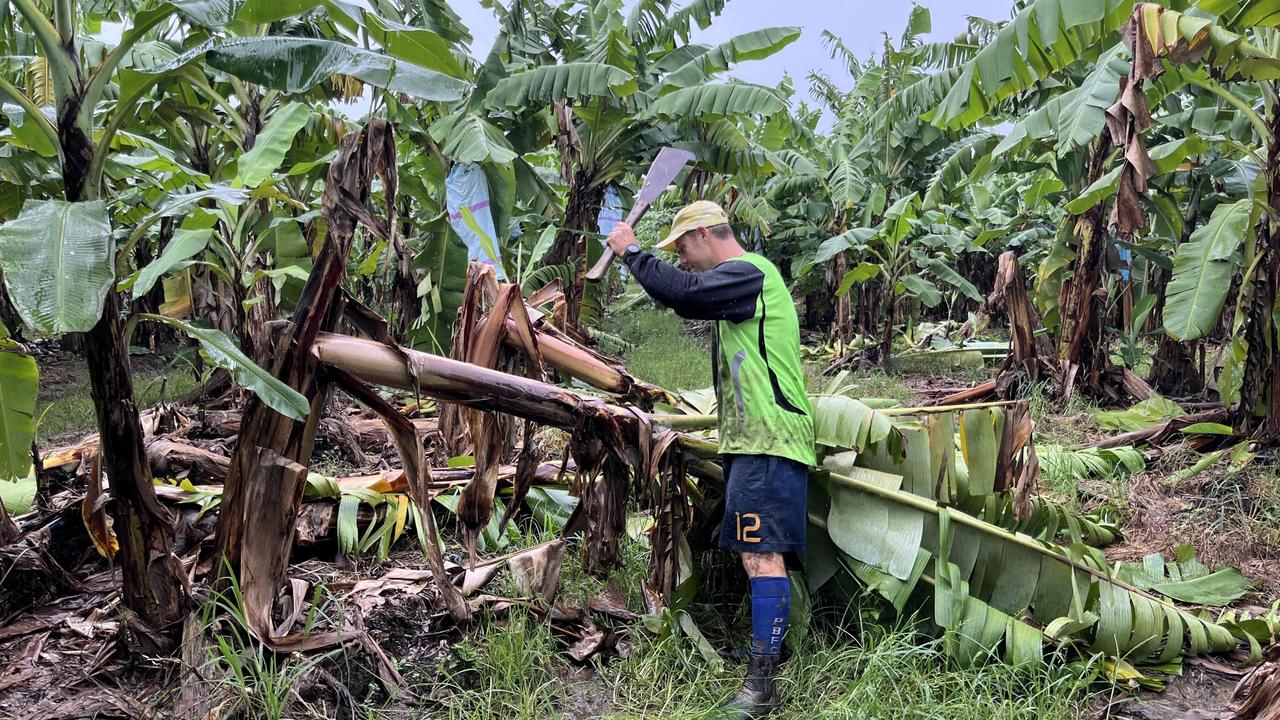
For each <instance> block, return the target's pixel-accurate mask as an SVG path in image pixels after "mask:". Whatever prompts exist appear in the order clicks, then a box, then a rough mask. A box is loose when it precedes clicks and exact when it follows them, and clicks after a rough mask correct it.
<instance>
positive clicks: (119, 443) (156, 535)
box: [56, 12, 187, 653]
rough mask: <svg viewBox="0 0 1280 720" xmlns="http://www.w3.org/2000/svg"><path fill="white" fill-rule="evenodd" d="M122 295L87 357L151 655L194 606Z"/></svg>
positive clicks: (84, 190) (79, 147) (69, 161)
mask: <svg viewBox="0 0 1280 720" xmlns="http://www.w3.org/2000/svg"><path fill="white" fill-rule="evenodd" d="M73 15H74V13H70V14H67V13H62V12H60V13H59V14H58V16H57V20H58V25H59V28H58V30H59V33H60V35H61V37H62V38H63V41H64V44H63V46H62V47H61V48H59V50H60V51H61V52H64V53H65V54H66V55H67V56H68V57H69V58H70V61H71V66H72V67H73V68H74V69H75V70H76V74H75V76H74V77H72V78H65V79H64V80H65V81H66V83H67V86H68V87H69V88H70V91H69V92H67V93H66V95H65V96H62V97H59V98H58V118H57V125H56V127H57V131H58V144H59V150H60V153H59V154H60V155H61V157H62V181H63V192H64V193H65V195H66V199H67V200H68V201H71V202H79V201H82V200H86V199H91V198H94V197H97V194H98V188H96V187H93V186H91V185H90V181H91V178H90V176H89V168H90V164H91V160H92V156H93V141H92V137H93V133H92V127H91V123H92V116H91V114H90V113H82V112H81V110H82V103H83V102H84V100H85V97H84V96H85V91H86V83H87V78H86V75H87V73H85V72H84V70H83V68H81V66H80V59H79V53H78V51H77V49H76V48H77V44H76V42H75V34H74V29H75V24H76V22H77V20H76V19H75V17H73ZM123 329H124V323H123V320H122V319H121V316H120V298H119V296H118V294H117V293H115V292H114V291H112V292H108V293H107V298H106V301H105V303H104V304H103V308H102V317H101V318H100V319H99V320H98V323H97V324H96V325H94V327H93V328H92V329H91V330H90V331H89V332H88V333H85V334H84V336H83V340H84V343H83V344H84V350H85V360H86V361H87V364H88V371H89V381H90V388H91V395H92V397H93V404H94V410H95V414H96V416H97V420H98V432H99V433H100V435H101V437H102V441H103V442H102V454H101V457H102V469H103V470H105V471H106V473H107V477H108V478H109V480H110V483H111V498H112V499H111V502H110V508H111V514H112V517H113V519H114V523H115V532H116V535H117V536H118V538H119V542H120V550H119V554H118V556H117V557H118V561H119V564H120V567H121V575H122V579H123V593H122V595H123V598H124V605H125V608H126V609H127V610H128V611H129V612H130V613H132V614H133V615H134V616H135V617H134V618H133V619H132V620H131V622H129V623H127V625H126V627H128V628H129V636H128V637H129V640H130V641H131V644H132V645H133V646H134V647H136V648H138V649H140V650H143V651H146V652H154V653H159V652H167V651H169V650H170V649H172V647H173V643H174V641H175V640H176V635H175V633H174V632H172V631H173V630H176V629H177V628H178V623H179V621H181V619H182V617H183V615H184V614H185V612H186V609H187V590H186V587H187V585H186V581H185V576H184V575H183V573H182V571H181V565H180V563H179V562H178V559H177V558H176V557H175V556H174V555H173V553H172V552H171V549H170V541H171V539H172V537H173V527H172V521H171V518H170V515H169V513H168V512H166V511H165V510H164V509H163V507H161V505H160V503H159V501H158V500H157V499H156V493H155V486H154V485H153V484H152V480H151V469H150V467H149V466H148V465H147V459H146V452H145V450H144V448H143V433H142V423H141V421H140V420H139V418H138V407H137V405H135V404H134V400H133V379H132V377H131V375H130V372H129V352H128V348H127V347H125V343H124V333H123Z"/></svg>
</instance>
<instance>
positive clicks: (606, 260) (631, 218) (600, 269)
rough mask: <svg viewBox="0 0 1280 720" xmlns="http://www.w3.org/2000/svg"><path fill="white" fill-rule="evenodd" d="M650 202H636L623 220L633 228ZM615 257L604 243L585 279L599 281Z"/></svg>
mask: <svg viewBox="0 0 1280 720" xmlns="http://www.w3.org/2000/svg"><path fill="white" fill-rule="evenodd" d="M651 204H652V203H637V204H636V205H635V206H634V207H632V208H631V212H629V213H627V219H626V220H624V221H623V222H625V223H626V224H628V225H630V226H632V227H633V228H634V227H635V224H636V223H638V222H640V218H642V217H644V214H645V213H646V212H648V211H649V205H651ZM615 257H617V255H615V254H614V252H613V248H611V247H609V246H608V245H607V244H606V245H605V246H604V254H603V255H601V256H600V259H599V260H597V261H596V264H595V265H592V266H591V269H590V270H588V271H587V280H589V281H591V282H600V278H602V277H604V274H605V273H606V272H608V270H609V266H610V265H611V264H613V259H614V258H615Z"/></svg>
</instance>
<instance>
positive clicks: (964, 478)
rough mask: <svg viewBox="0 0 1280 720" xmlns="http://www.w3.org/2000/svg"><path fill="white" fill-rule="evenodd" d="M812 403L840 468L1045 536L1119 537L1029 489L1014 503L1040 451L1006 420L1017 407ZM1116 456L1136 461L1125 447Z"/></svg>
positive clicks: (832, 461)
mask: <svg viewBox="0 0 1280 720" xmlns="http://www.w3.org/2000/svg"><path fill="white" fill-rule="evenodd" d="M812 403H813V407H814V426H815V435H816V437H817V441H818V446H819V451H820V452H821V453H824V454H825V456H826V461H825V464H826V465H827V466H828V467H829V468H830V469H832V470H834V471H836V472H838V473H840V474H843V475H849V474H850V473H851V472H852V469H853V468H854V467H855V466H856V467H858V468H866V469H869V470H874V471H878V472H882V473H889V474H892V475H897V476H901V477H902V485H901V489H902V490H905V491H907V492H909V493H911V494H913V495H918V496H920V497H923V498H927V499H930V500H934V501H936V502H938V503H941V504H943V505H950V506H955V507H958V508H960V509H962V510H964V511H965V512H967V513H969V514H971V515H974V516H976V517H978V518H980V519H982V520H985V521H987V522H989V523H992V524H995V525H999V526H1000V527H1003V528H1005V529H1006V530H1015V531H1018V532H1022V533H1025V534H1028V535H1031V536H1033V537H1035V538H1037V539H1040V540H1055V539H1057V538H1059V537H1062V538H1065V539H1068V540H1070V541H1071V542H1073V543H1086V544H1089V545H1094V546H1103V545H1107V544H1110V543H1113V542H1115V541H1116V540H1117V539H1118V538H1119V537H1120V530H1119V528H1118V527H1116V526H1115V525H1114V524H1111V523H1108V522H1103V521H1102V520H1101V519H1099V518H1096V517H1091V516H1088V515H1083V514H1079V513H1076V512H1073V511H1071V510H1069V509H1067V508H1064V507H1062V506H1059V505H1057V504H1055V503H1053V502H1051V501H1049V500H1046V499H1044V498H1040V497H1036V496H1030V495H1029V496H1028V497H1026V498H1024V500H1025V504H1024V507H1023V508H1022V512H1021V513H1019V512H1017V511H1016V510H1015V503H1016V501H1017V498H1016V494H1017V493H1016V492H1015V490H1016V485H1017V484H1018V483H1019V482H1022V481H1025V480H1027V478H1025V477H1023V474H1024V471H1025V463H1026V462H1027V461H1028V460H1030V459H1032V458H1034V457H1035V451H1034V449H1033V448H1034V446H1033V444H1032V443H1031V438H1030V431H1029V429H1028V430H1026V432H1025V433H1024V434H1023V435H1018V434H1017V433H1016V432H1014V430H1015V429H1016V428H1015V427H1012V426H1011V427H1006V425H1007V423H1006V416H1007V415H1008V414H1009V413H1015V414H1016V412H1015V411H1016V408H1014V407H1013V406H1010V407H1008V408H1005V407H989V406H983V407H973V406H956V407H954V408H947V407H938V408H928V409H917V410H912V409H900V408H895V409H892V410H889V411H885V410H878V409H874V408H872V407H870V406H869V405H868V404H866V403H864V402H862V401H860V400H855V399H853V398H849V397H845V396H842V395H818V396H812ZM1016 422H1017V421H1015V423H1016ZM1019 427H1022V426H1021V425H1019ZM1135 452H1136V451H1135ZM1116 457H1117V458H1120V460H1118V461H1123V462H1126V463H1128V462H1132V461H1133V458H1131V457H1130V456H1129V455H1128V454H1125V453H1124V449H1121V450H1119V451H1117V453H1116ZM1139 457H1140V454H1139ZM898 562H900V563H903V564H905V563H907V562H909V558H905V557H904V558H900V559H899V560H898Z"/></svg>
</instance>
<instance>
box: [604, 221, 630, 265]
mask: <svg viewBox="0 0 1280 720" xmlns="http://www.w3.org/2000/svg"><path fill="white" fill-rule="evenodd" d="M635 241H636V233H635V231H634V230H632V229H631V226H630V225H628V224H626V223H624V222H620V223H618V224H617V226H615V227H614V228H613V232H611V233H609V247H610V248H612V249H613V254H614V255H617V256H618V257H626V255H627V246H628V245H631V244H632V243H634V242H635Z"/></svg>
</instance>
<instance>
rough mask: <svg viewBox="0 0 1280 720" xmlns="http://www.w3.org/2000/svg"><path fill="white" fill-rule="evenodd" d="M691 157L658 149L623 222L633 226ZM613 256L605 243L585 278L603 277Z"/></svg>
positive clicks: (681, 152)
mask: <svg viewBox="0 0 1280 720" xmlns="http://www.w3.org/2000/svg"><path fill="white" fill-rule="evenodd" d="M692 159H693V153H691V152H689V151H687V150H677V149H676V148H673V147H664V148H662V149H661V150H659V151H658V156H657V157H656V158H654V159H653V164H652V165H650V166H649V172H648V173H646V174H645V176H644V185H643V186H642V187H641V188H640V194H639V195H636V204H635V205H632V206H631V212H629V213H627V219H626V220H625V221H624V222H626V223H627V224H628V225H630V226H632V227H635V225H636V223H638V222H640V218H642V217H644V214H645V213H646V212H647V211H648V210H649V206H650V205H652V204H653V201H654V200H657V199H658V196H659V195H661V194H662V191H663V190H666V189H667V186H668V185H670V184H671V181H672V180H675V179H676V175H679V174H680V171H681V170H683V169H684V166H685V165H687V164H688V163H689V161H690V160H692ZM613 258H614V255H613V248H611V247H609V246H608V245H605V248H604V254H603V255H601V256H600V259H599V260H598V261H597V262H596V264H595V265H592V266H591V269H590V270H588V271H587V279H588V280H590V281H591V282H599V281H600V278H602V277H604V273H605V271H606V270H608V269H609V263H611V262H613Z"/></svg>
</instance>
